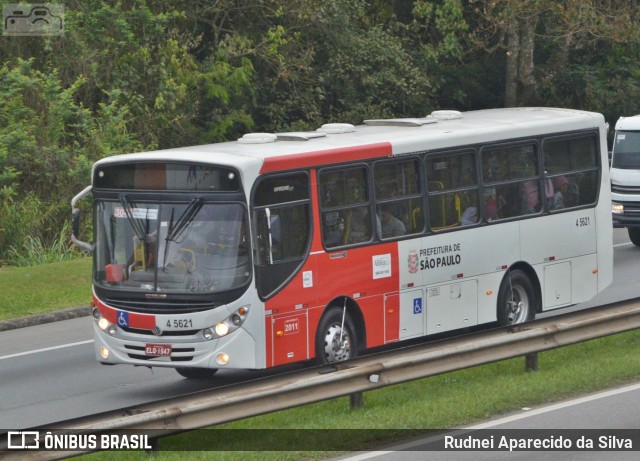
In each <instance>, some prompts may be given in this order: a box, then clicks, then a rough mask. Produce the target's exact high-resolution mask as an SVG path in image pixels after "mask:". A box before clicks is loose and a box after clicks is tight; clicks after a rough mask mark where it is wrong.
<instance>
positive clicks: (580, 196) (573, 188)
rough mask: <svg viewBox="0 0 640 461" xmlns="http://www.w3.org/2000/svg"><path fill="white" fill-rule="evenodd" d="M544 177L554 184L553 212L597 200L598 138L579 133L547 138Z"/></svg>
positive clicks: (544, 145)
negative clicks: (569, 136) (573, 135)
mask: <svg viewBox="0 0 640 461" xmlns="http://www.w3.org/2000/svg"><path fill="white" fill-rule="evenodd" d="M543 150H544V162H545V179H546V180H548V181H551V182H552V184H553V187H554V199H553V200H552V201H550V202H549V203H548V209H549V210H550V211H556V210H562V209H565V208H572V207H577V206H582V205H589V204H592V203H595V201H596V196H597V191H598V161H597V147H596V138H595V137H594V136H580V137H577V138H576V137H571V138H567V137H564V138H559V139H549V140H545V142H544V143H543Z"/></svg>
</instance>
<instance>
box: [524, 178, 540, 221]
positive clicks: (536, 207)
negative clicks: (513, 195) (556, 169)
mask: <svg viewBox="0 0 640 461" xmlns="http://www.w3.org/2000/svg"><path fill="white" fill-rule="evenodd" d="M520 193H521V197H522V206H521V207H520V213H521V214H531V213H537V212H538V211H540V196H539V194H538V181H535V180H531V181H525V182H523V183H521V184H520Z"/></svg>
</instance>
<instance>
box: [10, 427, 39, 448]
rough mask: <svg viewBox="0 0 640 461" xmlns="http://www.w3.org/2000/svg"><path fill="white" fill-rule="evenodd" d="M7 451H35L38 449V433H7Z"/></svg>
mask: <svg viewBox="0 0 640 461" xmlns="http://www.w3.org/2000/svg"><path fill="white" fill-rule="evenodd" d="M7 448H8V449H9V450H37V449H39V448H40V432H38V431H10V432H8V433H7Z"/></svg>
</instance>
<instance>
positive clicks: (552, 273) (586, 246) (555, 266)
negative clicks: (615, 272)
mask: <svg viewBox="0 0 640 461" xmlns="http://www.w3.org/2000/svg"><path fill="white" fill-rule="evenodd" d="M520 235H521V241H522V260H523V261H526V262H527V263H529V264H531V265H532V266H533V267H534V268H535V269H536V273H537V274H538V278H539V280H540V285H541V289H542V293H541V295H542V310H543V311H545V310H549V309H555V308H558V307H562V306H567V305H570V304H575V303H578V302H582V301H585V300H587V299H589V298H591V297H593V296H594V295H595V294H596V292H597V286H598V278H597V269H598V267H597V265H596V261H595V258H593V257H592V258H581V256H587V255H595V253H596V220H595V210H594V209H593V208H588V209H583V210H576V211H573V212H562V213H558V214H555V215H550V216H544V217H541V218H532V219H527V220H523V221H521V222H520ZM543 237H544V238H543ZM594 270H595V271H596V272H594ZM578 280H580V283H577V284H574V283H573V281H578Z"/></svg>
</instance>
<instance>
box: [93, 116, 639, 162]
mask: <svg viewBox="0 0 640 461" xmlns="http://www.w3.org/2000/svg"><path fill="white" fill-rule="evenodd" d="M639 123H640V120H639ZM600 125H604V118H603V116H602V115H601V114H599V113H594V112H586V111H579V110H572V109H559V108H541V107H538V108H535V107H529V108H507V109H486V110H478V111H469V112H456V111H437V112H434V113H432V115H430V116H428V117H423V118H415V119H391V120H372V121H365V124H364V125H360V126H356V127H353V126H351V125H348V124H332V125H330V126H329V129H328V130H326V131H329V133H320V132H308V133H299V132H298V133H279V134H268V133H262V134H251V135H249V136H247V135H245V137H244V138H241V139H240V140H238V141H232V142H224V143H217V144H207V145H200V146H193V147H182V148H174V149H166V150H158V151H152V152H144V153H138V154H125V155H118V156H113V157H108V158H105V159H102V160H100V161H98V162H97V163H96V165H100V164H104V163H112V162H124V161H186V162H198V163H216V164H220V165H228V166H234V167H237V168H239V169H240V170H241V171H242V170H243V169H245V168H247V169H249V170H253V171H255V172H256V173H257V172H258V171H259V172H260V173H265V172H269V171H279V170H285V169H293V168H303V167H310V166H314V165H323V164H330V163H335V162H345V161H349V160H353V161H356V160H364V159H369V158H376V157H389V156H395V155H403V154H409V153H414V152H426V151H432V150H437V149H446V148H454V147H458V146H465V145H473V144H477V143H485V142H494V141H500V140H502V139H515V138H526V137H528V136H536V135H539V134H549V133H555V132H557V133H562V132H565V131H570V130H579V129H589V128H595V127H598V126H600ZM334 128H335V129H334ZM333 131H337V133H333ZM285 139H287V140H285Z"/></svg>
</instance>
